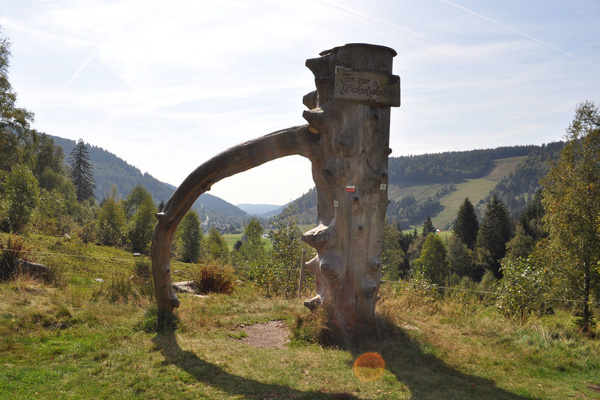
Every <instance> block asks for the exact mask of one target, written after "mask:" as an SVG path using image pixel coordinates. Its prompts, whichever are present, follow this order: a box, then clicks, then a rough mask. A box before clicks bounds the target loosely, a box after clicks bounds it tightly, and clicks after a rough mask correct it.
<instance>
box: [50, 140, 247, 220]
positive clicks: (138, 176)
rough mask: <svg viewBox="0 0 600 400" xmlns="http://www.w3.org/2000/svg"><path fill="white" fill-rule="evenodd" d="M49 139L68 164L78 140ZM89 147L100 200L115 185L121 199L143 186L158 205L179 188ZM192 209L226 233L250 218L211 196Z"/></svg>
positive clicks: (117, 158)
mask: <svg viewBox="0 0 600 400" xmlns="http://www.w3.org/2000/svg"><path fill="white" fill-rule="evenodd" d="M50 137H51V138H52V139H53V140H54V143H55V144H57V145H59V146H60V147H62V149H63V151H64V154H65V161H66V162H68V158H69V153H71V150H72V149H73V147H74V146H75V141H74V140H70V139H64V138H60V137H58V136H50ZM87 147H88V151H89V155H90V161H91V163H92V166H93V168H94V181H95V183H96V189H95V191H94V192H95V195H96V198H97V199H98V201H102V199H104V198H106V197H108V196H110V193H111V189H112V187H113V185H114V186H116V188H117V193H118V194H119V196H120V198H125V197H127V195H128V194H129V192H131V190H132V189H133V188H134V187H135V186H137V185H143V186H144V187H145V188H146V189H147V190H148V191H149V192H150V193H151V194H152V197H153V199H154V201H155V202H156V204H158V203H160V202H161V201H163V202H167V200H169V198H170V197H171V195H172V194H173V192H174V191H175V189H176V187H175V186H173V185H169V184H168V183H164V182H161V181H159V180H158V179H156V178H154V177H152V176H151V175H150V174H148V173H142V172H141V171H140V170H139V169H138V168H136V167H134V166H132V165H130V164H128V163H127V162H126V161H125V160H123V159H121V158H119V157H117V156H116V155H114V154H112V153H110V152H108V151H106V150H104V149H102V148H100V147H97V146H94V145H91V144H87ZM192 209H194V210H195V211H196V212H198V214H199V215H200V219H201V220H202V221H205V222H206V221H207V220H208V221H210V222H211V223H212V224H215V225H216V226H217V227H219V228H221V229H223V230H227V229H231V228H239V227H241V226H243V224H244V222H245V220H246V219H247V218H248V214H246V212H244V211H242V210H240V209H239V208H237V207H236V206H234V205H233V204H230V203H228V202H226V201H225V200H223V199H220V198H218V197H216V196H213V195H211V194H208V193H204V194H203V195H202V196H200V197H199V198H198V200H197V201H196V203H194V206H193V207H192Z"/></svg>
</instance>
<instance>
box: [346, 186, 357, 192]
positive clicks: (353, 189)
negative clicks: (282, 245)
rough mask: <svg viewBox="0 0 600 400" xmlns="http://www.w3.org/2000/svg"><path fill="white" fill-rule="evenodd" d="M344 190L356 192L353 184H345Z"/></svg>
mask: <svg viewBox="0 0 600 400" xmlns="http://www.w3.org/2000/svg"><path fill="white" fill-rule="evenodd" d="M346 192H348V193H354V192H356V186H354V185H346Z"/></svg>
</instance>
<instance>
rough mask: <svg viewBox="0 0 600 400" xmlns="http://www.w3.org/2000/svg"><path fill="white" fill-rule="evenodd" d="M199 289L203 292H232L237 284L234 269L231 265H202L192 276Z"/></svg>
mask: <svg viewBox="0 0 600 400" xmlns="http://www.w3.org/2000/svg"><path fill="white" fill-rule="evenodd" d="M192 281H194V283H195V284H196V287H197V291H198V292H199V293H201V294H208V293H225V294H231V293H232V292H233V289H234V285H235V275H234V270H233V268H232V267H230V266H224V267H223V266H220V265H218V264H206V265H201V266H200V269H199V270H198V271H196V272H195V273H194V274H193V276H192Z"/></svg>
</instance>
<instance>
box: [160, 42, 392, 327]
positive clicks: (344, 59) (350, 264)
mask: <svg viewBox="0 0 600 400" xmlns="http://www.w3.org/2000/svg"><path fill="white" fill-rule="evenodd" d="M395 55H396V52H395V51H394V50H392V49H390V48H388V47H383V46H374V45H367V44H349V45H346V46H342V47H336V48H334V49H332V50H328V51H325V52H322V53H321V57H320V58H316V59H309V60H307V61H306V66H307V67H308V68H309V69H310V70H311V71H312V72H313V73H314V75H315V83H316V86H317V91H315V92H313V93H309V94H308V95H306V96H305V97H304V104H305V105H306V106H307V107H308V108H309V109H310V110H309V111H305V112H304V114H303V116H304V118H305V119H306V120H307V121H308V123H309V125H305V126H299V127H293V128H288V129H284V130H281V131H277V132H273V133H271V134H268V135H265V136H263V137H260V138H258V139H255V140H252V141H249V142H246V143H242V144H240V145H238V146H234V147H232V148H230V149H228V150H225V151H224V152H223V153H221V154H218V155H217V156H215V157H213V158H212V159H210V160H209V161H207V162H205V163H204V164H202V165H200V166H199V167H198V168H196V170H195V171H193V172H192V173H191V174H190V175H189V176H188V177H187V178H186V179H185V181H184V182H183V183H182V184H181V185H180V186H179V187H178V188H177V190H176V191H175V193H174V194H173V196H171V198H170V199H169V201H168V202H167V204H166V205H165V207H164V209H163V211H162V212H161V213H159V214H157V218H158V223H157V224H156V227H155V229H154V236H153V239H152V252H151V254H152V271H153V277H154V287H155V289H156V302H157V305H158V311H159V323H160V322H162V323H164V322H168V321H169V320H170V318H171V317H172V313H173V309H174V308H175V307H178V306H179V299H178V298H177V296H176V295H175V293H174V292H173V288H172V287H171V275H170V269H171V266H170V257H171V244H172V241H173V235H174V233H175V229H176V228H177V226H178V224H179V222H180V221H181V219H182V218H183V216H184V215H185V214H186V213H187V211H188V210H189V209H190V207H191V206H192V204H193V203H194V201H196V199H197V198H198V197H199V196H200V195H201V194H202V193H204V192H206V191H208V190H210V187H211V186H212V185H213V184H214V183H216V182H218V181H220V180H221V179H223V178H226V177H228V176H231V175H234V174H237V173H239V172H243V171H246V170H248V169H251V168H253V167H256V166H259V165H261V164H263V163H265V162H268V161H271V160H275V159H277V158H281V157H285V156H288V155H294V154H297V155H301V156H304V157H306V158H308V159H309V160H310V161H311V163H312V172H313V179H314V181H315V184H316V186H317V200H318V203H317V208H318V214H319V226H318V227H317V228H315V229H313V230H311V231H309V232H307V233H306V234H305V235H304V236H303V239H304V240H305V241H306V242H307V243H308V244H310V245H311V246H313V247H314V248H315V249H316V250H317V254H318V255H317V257H315V258H314V259H312V260H311V261H309V262H308V263H307V264H306V267H307V269H309V270H310V271H312V272H313V273H314V274H315V278H316V286H317V297H316V298H315V299H313V300H312V301H311V302H308V303H307V304H308V306H309V307H311V306H317V305H319V304H323V305H324V306H325V308H326V310H327V312H328V315H329V316H330V318H331V321H332V322H333V323H334V326H335V327H336V328H337V329H338V330H339V332H340V333H342V334H344V335H346V334H348V335H352V334H353V333H354V332H356V331H357V330H360V329H361V328H362V327H363V326H364V325H367V324H369V323H370V322H371V321H372V319H373V317H374V314H375V303H376V301H377V292H378V290H379V284H380V277H381V251H382V241H383V223H384V219H385V213H386V209H387V205H388V198H387V181H388V176H387V165H388V155H389V153H390V151H391V150H390V149H389V128H390V107H391V106H395V107H397V106H399V105H400V80H399V77H398V76H395V75H392V74H391V73H392V58H393V57H394V56H395Z"/></svg>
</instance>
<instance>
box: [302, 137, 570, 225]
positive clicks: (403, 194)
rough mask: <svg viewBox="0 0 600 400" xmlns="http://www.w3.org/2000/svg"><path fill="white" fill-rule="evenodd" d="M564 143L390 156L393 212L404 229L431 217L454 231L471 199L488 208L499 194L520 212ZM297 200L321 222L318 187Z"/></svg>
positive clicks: (306, 214)
mask: <svg viewBox="0 0 600 400" xmlns="http://www.w3.org/2000/svg"><path fill="white" fill-rule="evenodd" d="M563 146H564V143H563V142H556V143H550V144H548V145H541V146H535V145H531V146H513V147H499V148H496V149H487V150H471V151H460V152H456V151H455V152H446V153H438V154H423V155H418V156H403V157H390V160H389V168H388V169H389V181H388V183H389V187H388V193H389V198H390V205H389V206H388V210H387V216H388V218H389V219H390V220H394V221H396V222H398V223H400V225H401V226H402V227H403V228H404V229H408V228H409V227H412V226H420V225H421V224H422V223H423V221H424V220H425V219H426V218H427V217H428V216H429V217H431V218H432V219H433V221H434V224H436V227H438V228H441V229H450V228H451V225H452V220H453V219H454V217H455V216H456V211H457V210H458V206H459V205H460V204H461V203H462V201H463V200H464V199H465V197H469V198H470V200H471V201H472V202H473V204H476V205H477V208H478V211H480V212H483V210H484V208H485V203H486V202H487V201H488V200H489V198H490V196H491V195H493V194H497V195H498V197H499V198H500V199H501V200H502V201H503V202H504V203H505V204H506V205H507V207H508V209H509V212H510V213H511V214H512V215H513V216H517V215H519V213H520V212H522V211H523V209H524V208H525V206H526V204H527V202H528V201H530V200H531V199H532V197H533V196H534V195H535V193H536V192H537V191H538V190H539V189H540V184H539V180H540V178H541V177H543V176H544V175H545V174H546V173H547V171H548V167H549V165H548V160H549V159H555V158H556V157H557V156H558V153H559V152H560V150H561V149H562V148H563ZM294 203H295V204H296V206H297V208H298V214H299V215H298V216H299V220H300V222H302V223H306V224H308V223H315V221H316V218H317V217H316V215H317V214H316V206H317V201H316V193H315V191H314V189H312V190H310V191H309V192H308V193H306V194H304V195H303V196H302V197H300V198H298V199H297V200H295V201H294Z"/></svg>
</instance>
